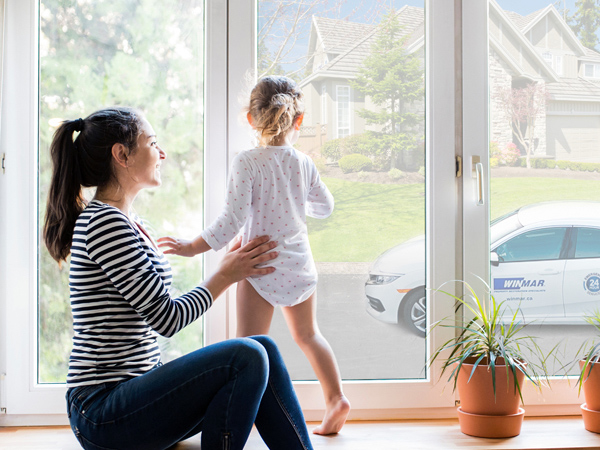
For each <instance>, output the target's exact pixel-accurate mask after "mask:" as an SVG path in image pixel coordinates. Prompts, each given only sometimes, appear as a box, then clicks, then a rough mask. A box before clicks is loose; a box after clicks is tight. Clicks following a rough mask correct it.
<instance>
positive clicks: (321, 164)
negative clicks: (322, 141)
mask: <svg viewBox="0 0 600 450" xmlns="http://www.w3.org/2000/svg"><path fill="white" fill-rule="evenodd" d="M313 162H314V163H315V166H317V170H318V171H319V173H321V174H324V173H327V169H329V167H327V162H326V161H325V158H313Z"/></svg>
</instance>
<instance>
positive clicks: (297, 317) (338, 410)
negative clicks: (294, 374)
mask: <svg viewBox="0 0 600 450" xmlns="http://www.w3.org/2000/svg"><path fill="white" fill-rule="evenodd" d="M282 311H283V316H284V317H285V321H286V322H287V324H288V327H289V329H290V332H291V334H292V337H293V338H294V341H296V343H297V344H298V346H299V347H300V349H301V350H302V351H303V352H304V354H305V355H306V357H307V358H308V361H309V362H310V365H311V366H312V368H313V370H314V371H315V374H316V375H317V378H318V379H319V382H320V383H321V387H322V389H323V394H324V395H325V407H326V410H325V417H324V418H323V422H322V423H321V425H319V426H318V427H317V428H315V429H314V430H313V433H315V434H323V435H325V434H334V433H337V432H338V431H340V430H341V429H342V427H343V426H344V423H345V422H346V418H347V417H348V413H349V412H350V402H349V401H348V399H347V398H346V397H345V396H344V393H343V392H342V378H341V376H340V370H339V368H338V365H337V362H336V360H335V356H334V354H333V351H332V350H331V347H330V346H329V343H328V342H327V340H326V339H325V337H323V335H322V334H321V332H320V331H319V327H318V325H317V297H316V293H313V295H311V296H310V297H309V298H308V299H307V300H305V301H304V302H302V303H300V304H299V305H296V306H289V307H285V308H282Z"/></svg>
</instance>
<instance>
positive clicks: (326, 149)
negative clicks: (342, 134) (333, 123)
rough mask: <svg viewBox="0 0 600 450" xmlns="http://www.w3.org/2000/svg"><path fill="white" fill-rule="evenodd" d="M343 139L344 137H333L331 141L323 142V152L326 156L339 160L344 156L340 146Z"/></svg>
mask: <svg viewBox="0 0 600 450" xmlns="http://www.w3.org/2000/svg"><path fill="white" fill-rule="evenodd" d="M341 141H342V139H332V140H330V141H327V142H325V144H323V147H321V154H322V155H323V156H324V157H325V158H329V159H332V160H334V161H338V160H339V159H340V158H341V157H342V152H341V147H340V144H341Z"/></svg>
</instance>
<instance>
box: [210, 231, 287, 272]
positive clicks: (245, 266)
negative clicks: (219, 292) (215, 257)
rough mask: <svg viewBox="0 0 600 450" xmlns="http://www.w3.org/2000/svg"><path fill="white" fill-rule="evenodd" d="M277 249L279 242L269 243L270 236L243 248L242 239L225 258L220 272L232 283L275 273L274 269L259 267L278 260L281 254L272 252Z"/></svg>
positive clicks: (262, 237)
mask: <svg viewBox="0 0 600 450" xmlns="http://www.w3.org/2000/svg"><path fill="white" fill-rule="evenodd" d="M275 247H277V242H274V241H269V236H261V237H258V238H255V239H252V240H251V241H249V242H248V243H247V244H246V245H244V246H243V247H242V241H241V239H238V240H237V241H236V242H235V243H234V244H233V245H232V246H231V248H230V249H229V250H228V251H227V253H226V254H225V256H224V257H223V259H222V261H221V264H220V267H219V272H220V273H221V275H222V276H225V277H226V278H228V279H230V280H231V282H232V283H235V282H237V281H240V280H243V279H244V278H248V277H253V276H260V275H267V274H269V273H273V272H275V268H274V267H257V266H258V265H259V264H263V263H265V262H267V261H270V260H272V259H275V258H277V256H278V255H279V252H272V251H271V250H273V249H274V248H275Z"/></svg>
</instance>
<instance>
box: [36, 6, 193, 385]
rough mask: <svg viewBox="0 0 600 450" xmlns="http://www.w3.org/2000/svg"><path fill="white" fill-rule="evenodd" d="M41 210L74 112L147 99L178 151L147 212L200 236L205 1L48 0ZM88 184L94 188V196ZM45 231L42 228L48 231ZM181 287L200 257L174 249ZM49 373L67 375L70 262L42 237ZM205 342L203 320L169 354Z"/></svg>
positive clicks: (146, 216) (171, 344) (161, 229)
mask: <svg viewBox="0 0 600 450" xmlns="http://www.w3.org/2000/svg"><path fill="white" fill-rule="evenodd" d="M39 15H40V32H39V38H40V54H39V64H40V88H39V94H40V105H39V169H40V170H39V173H40V175H39V218H40V229H41V224H42V223H43V216H44V211H45V200H46V196H47V191H48V183H49V179H50V175H51V162H50V155H49V144H50V140H51V138H52V134H53V132H54V129H55V127H56V126H57V125H58V124H59V123H60V122H61V121H62V120H64V119H70V120H72V119H76V118H78V117H85V116H86V115H88V114H90V113H92V112H93V111H95V110H96V109H99V108H101V107H104V106H110V105H127V106H134V107H136V108H139V109H140V110H141V111H142V112H143V113H144V114H145V115H146V117H147V118H148V120H149V121H150V123H152V124H153V127H154V129H155V130H156V132H157V135H158V137H159V139H160V142H161V146H162V147H163V148H164V149H165V150H166V152H167V155H168V158H167V162H166V164H165V169H164V170H163V179H164V183H163V186H162V187H161V188H160V189H157V190H152V191H148V192H143V193H142V194H141V195H140V198H138V200H137V202H136V206H137V208H138V209H137V211H136V212H137V214H138V215H139V216H140V217H141V218H142V219H143V220H144V222H145V223H146V225H147V227H148V228H149V229H150V230H152V232H153V233H154V235H155V236H156V237H158V236H160V235H164V234H166V233H169V234H175V235H190V234H193V233H195V232H197V231H199V229H200V226H201V225H200V224H201V223H202V190H203V184H202V180H203V115H204V111H203V65H204V61H203V47H204V32H203V22H204V17H203V15H204V4H203V1H201V0H196V1H179V0H168V1H167V2H161V3H160V4H158V3H156V2H152V1H137V0H136V1H130V0H126V1H107V2H77V1H66V2H65V1H56V0H43V1H41V2H40V9H39ZM93 194H94V193H93V192H88V197H91V196H93ZM40 237H41V231H40ZM171 260H172V264H173V266H174V276H175V280H174V284H173V286H174V289H175V290H176V291H185V290H187V289H189V288H191V287H193V286H195V285H196V284H197V282H198V280H199V279H200V275H201V273H202V268H201V266H200V259H178V258H171ZM39 267H40V270H39V285H38V286H39V287H38V299H39V300H38V301H39V303H38V305H39V355H38V356H39V366H38V367H39V377H38V379H39V382H41V383H45V382H57V383H62V382H64V380H65V377H66V369H67V364H68V359H69V351H70V346H71V342H70V339H71V335H72V327H71V313H70V306H69V291H68V264H63V266H62V268H60V267H58V265H57V264H56V262H55V261H53V260H52V258H51V257H50V256H49V254H48V252H47V251H46V249H45V247H44V246H43V243H42V242H41V240H40V244H39ZM200 346H202V328H201V321H199V322H198V323H197V324H194V325H193V326H191V327H189V328H188V329H186V330H185V331H183V332H182V333H181V334H179V335H178V336H177V337H176V338H174V339H172V340H170V341H166V340H164V341H162V350H163V357H164V358H165V359H166V360H169V359H171V358H173V357H175V356H178V355H181V354H183V353H185V352H188V351H190V350H193V349H195V348H198V347H200Z"/></svg>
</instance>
